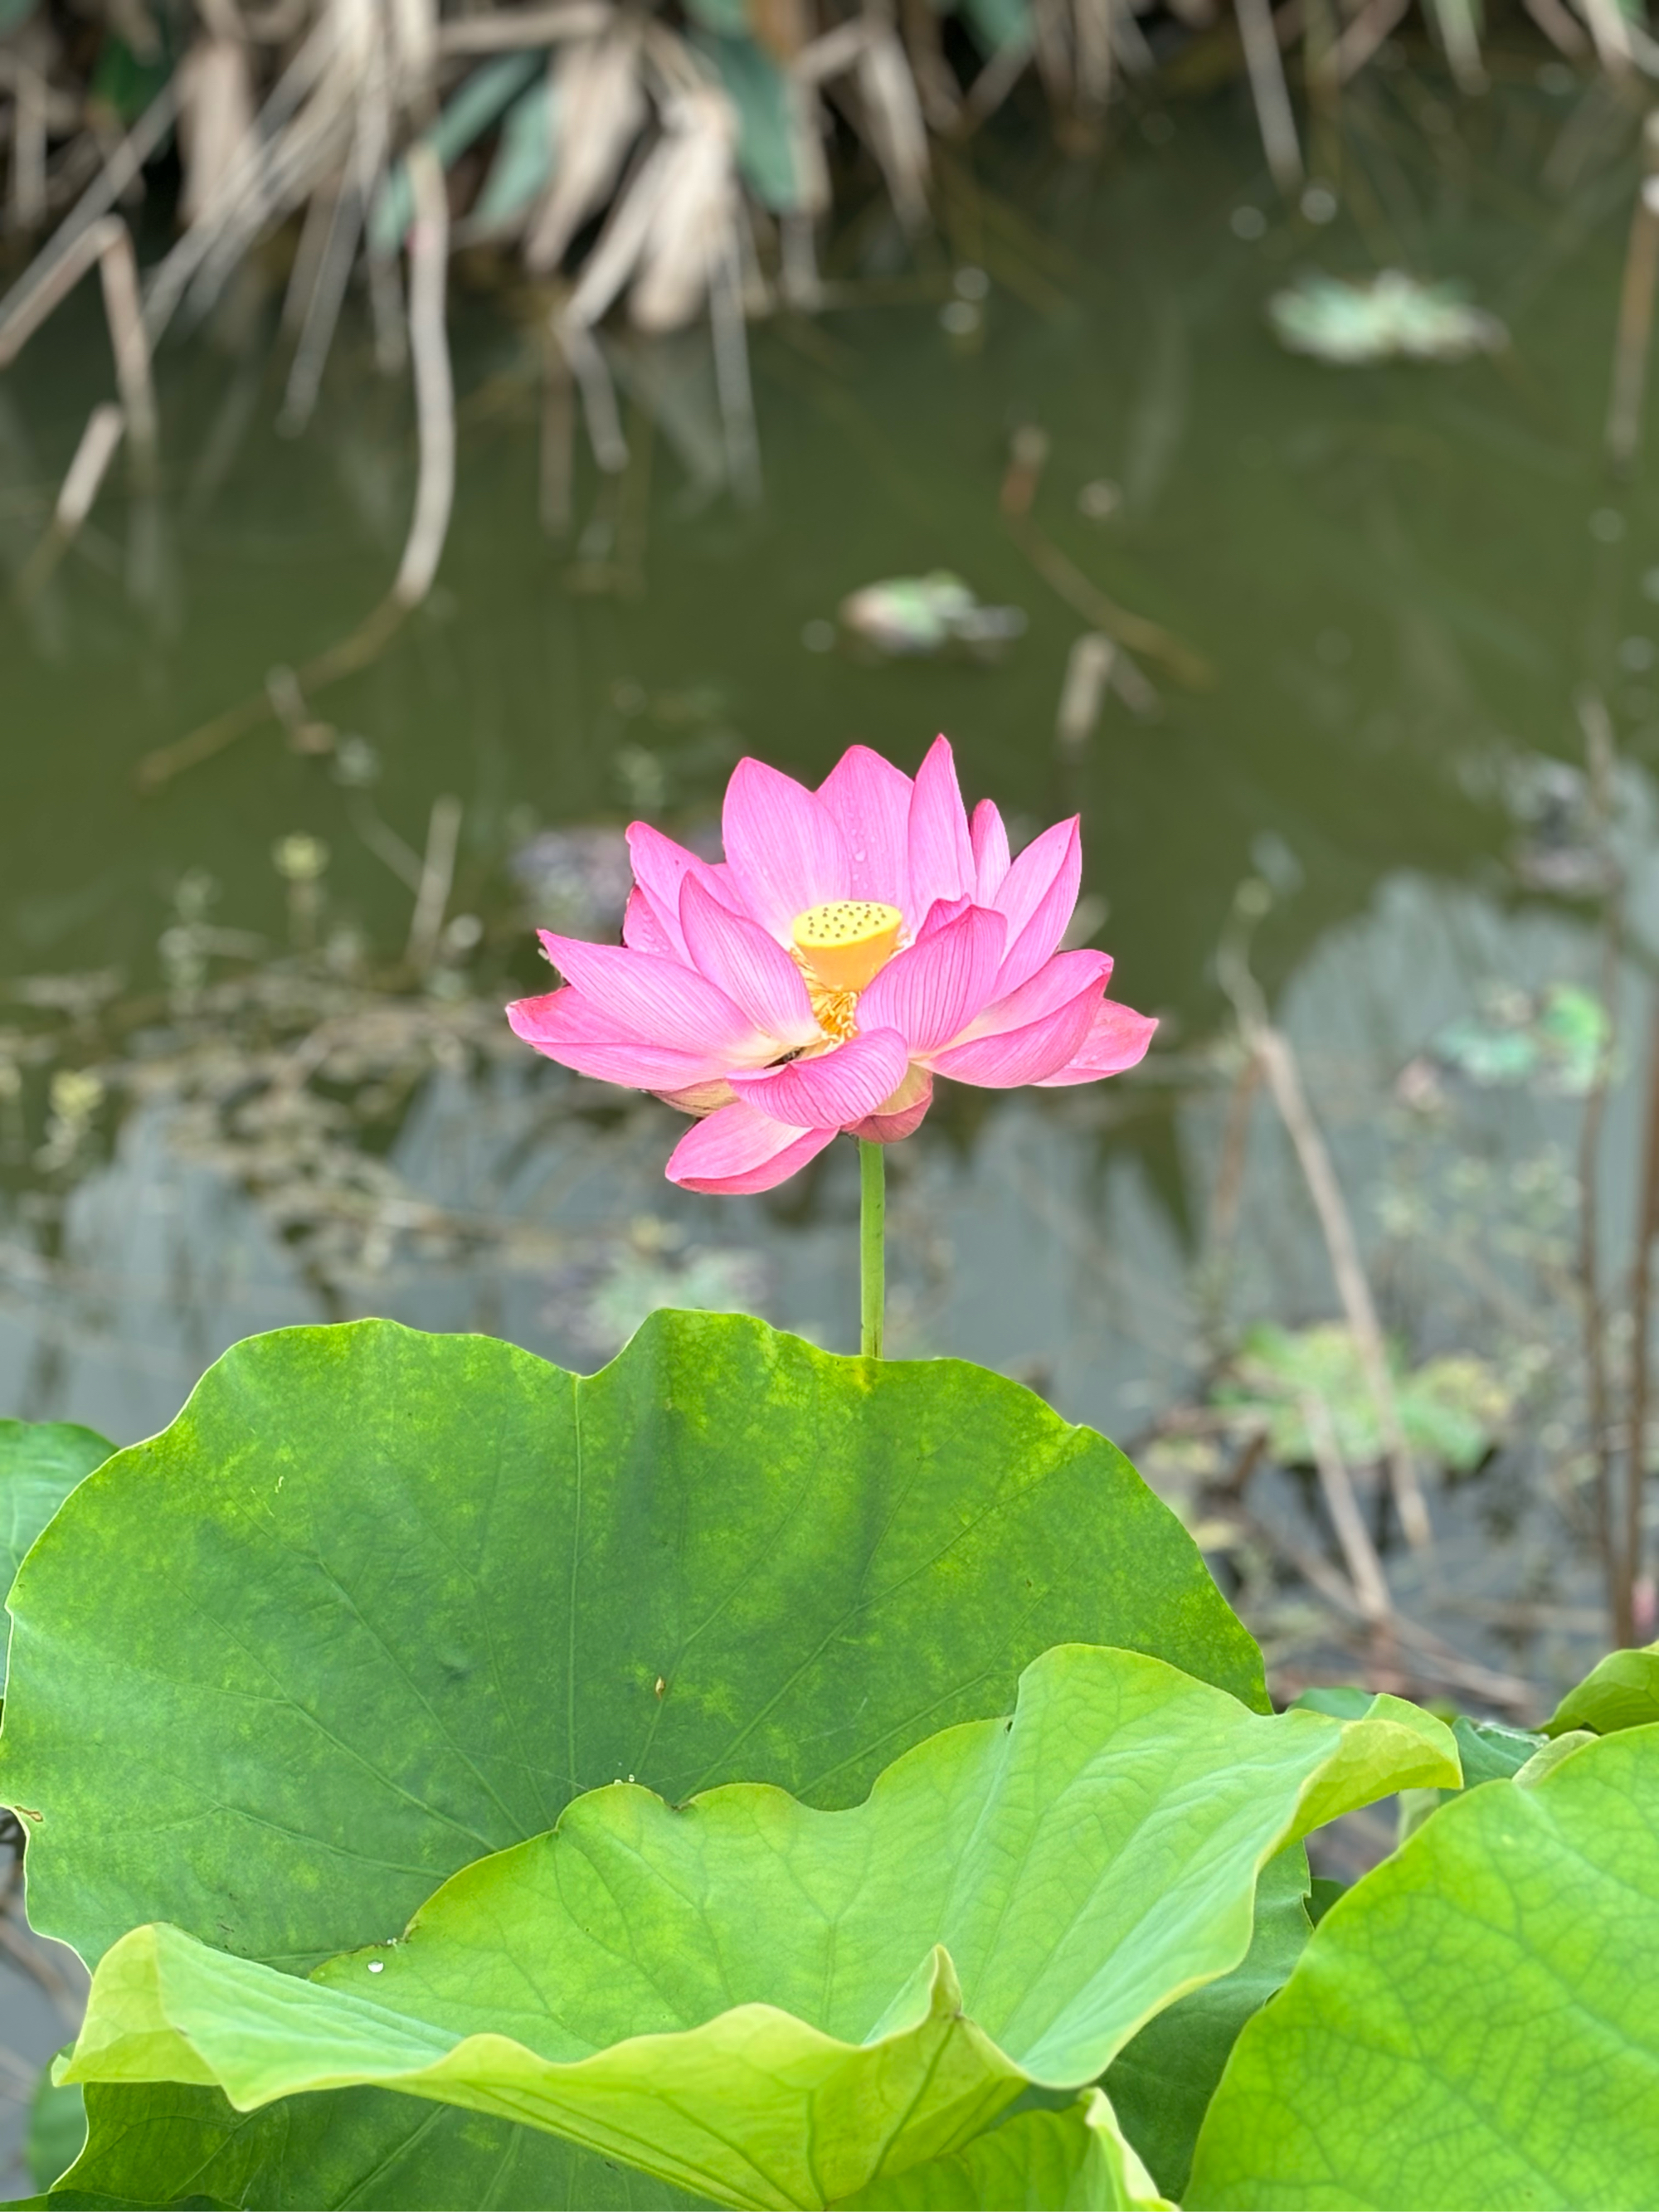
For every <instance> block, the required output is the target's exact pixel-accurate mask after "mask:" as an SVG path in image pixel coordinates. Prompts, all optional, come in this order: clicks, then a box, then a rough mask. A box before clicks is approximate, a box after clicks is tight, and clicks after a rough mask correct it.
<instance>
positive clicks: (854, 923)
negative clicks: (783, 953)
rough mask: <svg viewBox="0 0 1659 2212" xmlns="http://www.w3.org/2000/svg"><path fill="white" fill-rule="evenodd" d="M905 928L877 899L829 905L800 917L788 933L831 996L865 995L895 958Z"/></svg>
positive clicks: (893, 911) (892, 909) (900, 918)
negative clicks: (842, 994) (834, 992)
mask: <svg viewBox="0 0 1659 2212" xmlns="http://www.w3.org/2000/svg"><path fill="white" fill-rule="evenodd" d="M903 922H904V917H903V915H902V914H900V912H899V910H898V908H896V906H882V905H880V904H878V902H877V901H876V900H874V899H830V900H829V901H828V902H827V903H826V904H824V905H823V906H815V907H811V908H808V910H807V911H806V913H805V914H802V915H796V917H795V920H794V922H793V925H792V926H791V929H790V935H791V936H792V937H793V939H794V941H795V950H796V951H797V952H799V955H800V957H801V958H802V959H803V960H804V961H805V963H806V965H807V966H808V967H809V968H810V969H811V971H812V973H813V975H815V976H816V977H817V981H819V982H820V983H821V984H822V985H823V987H824V989H825V990H826V991H861V990H862V989H863V988H864V987H865V985H866V983H868V982H869V981H872V978H873V977H874V976H876V975H878V974H879V973H880V971H881V969H884V967H885V966H886V964H887V963H888V962H889V961H890V959H891V958H892V957H893V953H894V951H895V950H896V946H897V945H898V935H899V931H900V929H901V928H902V927H903Z"/></svg>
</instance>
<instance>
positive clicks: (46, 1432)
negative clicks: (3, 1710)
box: [0, 1421, 115, 1694]
mask: <svg viewBox="0 0 1659 2212" xmlns="http://www.w3.org/2000/svg"><path fill="white" fill-rule="evenodd" d="M114 1449H115V1447H114V1445H113V1444H112V1443H110V1442H109V1441H108V1439H107V1438H106V1437H100V1436H99V1435H98V1434H97V1432H96V1431H94V1430H92V1429H82V1428H77V1427H76V1425H74V1423H73V1422H70V1421H0V1598H3V1596H4V1594H5V1593H6V1592H8V1591H9V1589H11V1585H12V1580H13V1577H15V1574H16V1572H17V1570H18V1568H19V1567H20V1566H21V1565H22V1564H23V1555H24V1553H26V1552H27V1550H28V1548H29V1547H30V1546H31V1545H32V1544H33V1541H34V1540H35V1538H36V1537H37V1536H38V1535H39V1534H40V1531H41V1530H42V1529H43V1528H45V1527H46V1523H47V1522H48V1521H50V1520H51V1518H52V1515H53V1514H54V1513H55V1512H56V1511H57V1510H58V1507H59V1506H60V1505H61V1504H63V1502H64V1499H65V1498H67V1497H68V1496H69V1494H70V1491H71V1490H73V1489H74V1487H75V1486H76V1483H77V1482H79V1481H80V1480H82V1477H83V1476H85V1475H88V1474H91V1473H92V1471H93V1469H94V1468H95V1467H101V1466H102V1465H103V1463H104V1462H105V1461H106V1459H107V1458H108V1457H109V1455H110V1454H111V1453H112V1451H113V1450H114ZM3 1644H4V1638H3V1635H0V1694H3V1692H4V1691H5V1686H6V1655H5V1650H4V1648H3Z"/></svg>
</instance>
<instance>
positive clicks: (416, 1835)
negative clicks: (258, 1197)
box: [0, 1313, 1267, 1966]
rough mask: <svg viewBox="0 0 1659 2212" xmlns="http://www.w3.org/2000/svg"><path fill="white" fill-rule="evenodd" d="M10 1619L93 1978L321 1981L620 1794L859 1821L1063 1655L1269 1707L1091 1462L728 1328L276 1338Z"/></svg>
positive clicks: (1159, 1533)
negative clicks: (1049, 1654) (104, 1966)
mask: <svg viewBox="0 0 1659 2212" xmlns="http://www.w3.org/2000/svg"><path fill="white" fill-rule="evenodd" d="M13 1607H14V1613H15V1627H14V1632H13V1646H12V1668H13V1693H12V1696H11V1699H9V1705H8V1710H7V1712H6V1716H5V1730H4V1735H3V1736H0V1801H3V1802H8V1803H10V1804H14V1805H16V1806H18V1807H20V1808H23V1809H24V1810H25V1811H26V1814H27V1820H28V1824H29V1827H30V1830H31V1836H30V1846H29V1907H30V1914H31V1917H32V1918H33V1921H34V1923H35V1925H36V1926H37V1927H38V1928H40V1929H42V1930H43V1931H44V1932H45V1933H46V1934H49V1935H52V1936H59V1937H62V1938H63V1939H64V1941H66V1942H70V1943H72V1944H74V1945H75V1947H76V1948H77V1949H78V1950H79V1951H81V1952H82V1954H83V1955H84V1956H86V1957H87V1958H88V1959H93V1958H96V1957H97V1956H98V1954H100V1953H101V1952H102V1951H103V1950H104V1949H106V1948H107V1946H108V1945H109V1944H110V1943H112V1942H114V1940H115V1939H116V1937H117V1936H119V1935H120V1934H122V1933H123V1932H124V1931H125V1929H129V1928H131V1927H133V1926H135V1925H136V1924H138V1923H143V1922H145V1921H150V1920H167V1921H171V1922H173V1923H175V1924H176V1925H178V1926H179V1927H183V1928H185V1929H190V1930H191V1932H192V1933H194V1934H197V1935H199V1936H202V1937H204V1939H205V1940H206V1941H208V1942H213V1943H216V1944H219V1945H222V1946H223V1947H224V1948H228V1949H230V1950H234V1951H236V1952H240V1953H244V1954H248V1955H251V1956H254V1957H258V1958H264V1959H266V1960H271V1961H273V1962H277V1963H281V1964H283V1965H286V1966H303V1965H306V1964H308V1963H311V1962H313V1961H314V1960H317V1959H319V1958H321V1957H324V1956H326V1955H327V1954H329V1953H331V1952H333V1951H337V1950H341V1949H344V1948H349V1947H351V1946H354V1945H356V1944H360V1943H363V1942H372V1941H374V1940H375V1939H376V1938H379V1937H380V1936H387V1935H390V1934H392V1933H393V1932H394V1931H395V1930H396V1929H398V1928H400V1927H401V1926H402V1925H403V1923H404V1921H405V1920H407V1918H408V1917H409V1916H410V1913H411V1912H413V1911H414V1910H415V1909H416V1906H417V1905H419V1904H420V1903H421V1901H422V1899H423V1898H425V1897H427V1896H428V1895H429V1893H431V1891H432V1889H433V1887H435V1884H436V1883H437V1882H439V1881H441V1880H442V1879H443V1877H444V1876H445V1875H448V1874H451V1873H453V1872H454V1870H455V1869H457V1868H458V1867H460V1866H463V1865H465V1864H466V1863H467V1862H468V1861H470V1860H471V1859H475V1858H477V1857H482V1856H483V1854H485V1853H487V1852H489V1851H492V1850H500V1849H501V1848H503V1847H504V1846H506V1845H507V1844H513V1843H516V1842H518V1841H519V1840H520V1839H521V1838H524V1837H526V1836H532V1835H537V1834H539V1833H541V1832H544V1831H545V1830H546V1829H548V1828H550V1827H551V1826H552V1825H553V1823H554V1822H555V1821H556V1819H557V1818H558V1815H559V1813H560V1812H561V1810H562V1808H563V1807H564V1805H565V1804H566V1803H567V1802H568V1800H569V1799H570V1798H571V1797H572V1796H574V1795H575V1794H577V1792H578V1791H580V1790H587V1789H591V1788H593V1787H595V1786H597V1785H599V1784H603V1783H606V1782H609V1781H611V1780H613V1779H616V1778H618V1777H622V1776H628V1775H637V1776H638V1777H639V1778H640V1779H641V1780H642V1781H646V1782H648V1783H649V1784H651V1785H652V1786H653V1788H655V1789H657V1790H661V1791H662V1792H663V1793H664V1794H665V1795H666V1796H669V1797H671V1798H678V1797H682V1796H689V1795H690V1793H691V1792H692V1791H693V1790H699V1789H703V1788H706V1787H708V1785H710V1784H714V1783H716V1782H720V1781H722V1780H726V1779H732V1778H745V1779H755V1780H762V1781H768V1782H775V1783H778V1784H781V1785H783V1786H785V1787H787V1788H788V1789H790V1790H793V1791H794V1792H796V1794H798V1795H799V1796H804V1797H806V1798H808V1799H810V1800H811V1801H813V1802H817V1803H820V1804H826V1805H835V1804H847V1803H849V1802H854V1801H856V1800H857V1799H858V1798H859V1797H860V1796H862V1795H863V1793H864V1792H865V1791H866V1790H867V1789H868V1788H869V1786H870V1784H871V1783H872V1780H873V1778H874V1777H875V1775H876V1774H877V1772H878V1771H879V1769H880V1768H881V1767H882V1765H884V1764H885V1763H886V1762H887V1761H888V1760H890V1759H892V1758H894V1757H895V1756H896V1754H897V1753H900V1752H902V1751H903V1750H905V1749H907V1748H908V1747H909V1746H910V1745H912V1744H914V1743H915V1742H917V1741H920V1740H921V1738H922V1737H923V1736H925V1735H927V1734H928V1733H929V1732H930V1731H931V1730H932V1729H937V1728H939V1727H941V1726H944V1725H945V1724H946V1723H951V1722H953V1721H957V1720H961V1719H965V1718H968V1717H977V1716H979V1715H981V1714H983V1713H985V1712H987V1711H997V1710H998V1709H999V1708H1000V1709H1001V1710H1003V1711H1006V1710H1007V1708H1008V1706H1009V1705H1011V1704H1012V1699H1013V1692H1014V1686H1015V1682H1016V1680H1017V1678H1018V1673H1019V1670H1020V1668H1022V1667H1023V1666H1024V1664H1025V1663H1026V1662H1027V1661H1029V1660H1030V1659H1031V1658H1033V1657H1034V1656H1036V1653H1037V1652H1038V1651H1040V1650H1042V1649H1044V1648H1045V1647H1046V1646H1047V1645H1048V1644H1054V1643H1058V1642H1060V1641H1064V1640H1066V1639H1071V1638H1077V1639H1083V1640H1087V1641H1090V1642H1102V1643H1111V1644H1127V1645H1133V1646H1134V1647H1136V1648H1137V1649H1140V1650H1148V1651H1153V1652H1156V1653H1158V1654H1159V1655H1161V1656H1164V1657H1165V1658H1168V1659H1170V1661H1172V1662H1174V1663H1176V1665H1178V1666H1181V1667H1182V1668H1186V1669H1187V1670H1188V1671H1189V1672H1190V1673H1192V1674H1196V1675H1199V1676H1201V1677H1203V1678H1205V1679H1206V1680H1211V1681H1213V1682H1215V1683H1217V1684H1218V1685H1219V1686H1222V1687H1224V1688H1225V1689H1228V1690H1231V1691H1232V1692H1236V1693H1237V1695H1238V1696H1240V1697H1242V1698H1243V1699H1246V1700H1247V1701H1249V1702H1250V1703H1252V1704H1255V1705H1266V1703H1267V1696H1266V1690H1265V1686H1264V1685H1263V1681H1262V1676H1261V1660H1260V1656H1259V1654H1258V1653H1257V1651H1256V1650H1255V1645H1254V1644H1252V1643H1251V1642H1250V1640H1249V1637H1248V1636H1247V1634H1246V1633H1245V1632H1244V1630H1243V1627H1242V1626H1240V1625H1239V1623H1238V1621H1237V1620H1236V1619H1235V1617H1234V1616H1233V1614H1232V1613H1231V1611H1230V1610H1229V1609H1228V1607H1227V1606H1226V1604H1225V1601H1224V1600H1223V1599H1222V1597H1221V1595H1220V1594H1219V1593H1218V1590H1217V1589H1216V1588H1215V1586H1214V1584H1213V1583H1212V1582H1211V1580H1210V1578H1209V1577H1208V1575H1207V1574H1206V1571H1205V1569H1204V1565H1203V1562H1202V1560H1201V1559H1200V1557H1199V1555H1198V1553H1197V1552H1196V1550H1195V1549H1194V1547H1193V1545H1192V1543H1191V1541H1190V1540H1189V1539H1188V1536H1187V1535H1186V1534H1185V1532H1184V1531H1183V1530H1182V1528H1180V1526H1179V1525H1178V1523H1177V1522H1176V1520H1175V1518H1174V1516H1172V1515H1171V1514H1170V1512H1169V1511H1168V1510H1166V1509H1165V1508H1164V1506H1163V1505H1162V1504H1159V1502H1158V1500H1157V1499H1156V1498H1154V1497H1153V1496H1152V1493H1151V1492H1150V1491H1148V1490H1147V1489H1146V1486H1145V1485H1144V1484H1143V1483H1142V1482H1141V1481H1140V1480H1139V1476H1137V1475H1136V1474H1135V1473H1134V1471H1133V1468H1131V1467H1130V1466H1129V1465H1128V1463H1127V1461H1126V1460H1125V1459H1124V1458H1123V1457H1122V1455H1121V1453H1119V1452H1118V1451H1117V1450H1116V1449H1115V1448H1114V1447H1113V1446H1112V1445H1110V1444H1109V1443H1107V1442H1106V1441H1105V1440H1104V1438H1103V1437H1098V1436H1097V1435H1095V1434H1094V1433H1093V1432H1092V1431H1089V1430H1086V1429H1077V1428H1073V1427H1071V1426H1070V1425H1068V1424H1067V1423H1066V1422H1064V1421H1062V1420H1061V1419H1060V1418H1059V1417H1058V1416H1057V1415H1056V1414H1055V1413H1053V1412H1052V1411H1051V1410H1050V1409H1049V1408H1048V1407H1047V1406H1045V1405H1044V1404H1043V1403H1042V1401H1041V1400H1040V1399H1038V1398H1036V1397H1035V1396H1034V1395H1032V1394H1031V1393H1030V1392H1029V1391H1027V1390H1024V1389H1021V1388H1020V1387H1019V1386H1018V1384H1016V1383H1009V1382H1006V1381H1005V1380H1003V1379H1001V1378H1000V1377H998V1376H992V1375H988V1374H987V1373H985V1372H984V1371H983V1370H980V1369H978V1368H975V1367H970V1366H967V1365H965V1364H962V1363H959V1362H957V1361H953V1360H937V1361H926V1362H917V1363H905V1362H899V1361H891V1362H890V1361H881V1362H869V1361H864V1360H858V1359H845V1358H835V1357H833V1356H831V1355H830V1354H829V1353H825V1352H818V1351H816V1350H815V1349H814V1348H813V1347H812V1346H810V1345H806V1344H803V1343H801V1342H800V1341H799V1340H798V1339H796V1338H793V1337H788V1336H783V1335H780V1334H776V1333H775V1332H774V1331H773V1330H771V1329H769V1328H766V1327H764V1326H763V1324H762V1323H761V1322H755V1321H750V1320H748V1319H745V1318H744V1317H742V1316H733V1315H716V1314H675V1313H668V1314H659V1315H657V1316H653V1319H652V1320H651V1321H650V1322H647V1324H646V1325H645V1327H644V1328H642V1329H641V1331H640V1333H639V1334H638V1335H637V1336H636V1337H635V1340H634V1341H633V1342H632V1344H631V1345H630V1346H629V1348H628V1349H627V1351H626V1352H623V1354H622V1355H621V1357H620V1358H618V1359H617V1360H616V1361H615V1362H614V1363H613V1364H611V1366H610V1367H608V1368H606V1369H605V1370H603V1371H602V1372H601V1373H600V1374H599V1375H597V1376H592V1377H588V1378H582V1377H578V1376H571V1375H567V1374H565V1373H564V1372H563V1371H562V1370H560V1369H558V1368H556V1367H551V1366H549V1365H548V1364H546V1363H545V1362H544V1361H542V1360H539V1359H536V1358H532V1356H531V1355H530V1354H529V1353H527V1352H520V1351H518V1350H516V1349H514V1348H513V1346H509V1345H506V1344H502V1343H500V1342H497V1341H496V1340H494V1339H491V1338H487V1337H438V1336H424V1335H421V1334H416V1332H415V1331H412V1330H410V1329H405V1328H399V1327H398V1326H397V1325H396V1324H395V1323H392V1322H353V1323H350V1324H348V1325H346V1326H343V1327H337V1328H300V1329H286V1330H282V1331H279V1332H277V1333H276V1334H273V1335H270V1336H265V1337H256V1338H253V1339H252V1340H249V1341H248V1342H246V1343H245V1344H242V1345H239V1346H236V1347H235V1348H234V1350H232V1351H231V1352H228V1353H227V1354H226V1355H225V1357H224V1358H222V1360H220V1361H219V1362H218V1364H216V1366H215V1367H214V1368H212V1369H211V1370H210V1371H209V1373H208V1374H207V1375H206V1376H204V1378H203V1380H202V1382H201V1383H200V1384H199V1385H198V1386H197V1389H196V1391H195V1393H194V1395H192V1396H191V1401H190V1403H189V1404H188V1405H187V1406H186V1407H185V1411H184V1412H183V1413H181V1414H180V1415H179V1418H178V1419H177V1420H176V1421H174V1422H173V1425H172V1426H171V1427H170V1428H168V1429H167V1430H165V1431H163V1432H162V1434H161V1436H159V1437H155V1438H154V1439H153V1440H152V1441H150V1442H149V1443H144V1444H140V1445H137V1446H135V1447H134V1448H133V1449H131V1450H128V1451H124V1452H119V1453H118V1454H117V1455H115V1457H114V1458H113V1459H112V1460H110V1461H109V1462H107V1463H106V1465H105V1466H104V1467H103V1468H100V1470H99V1471H98V1473H97V1474H95V1475H94V1476H93V1477H92V1478H91V1480H89V1481H87V1482H85V1483H83V1484H82V1486H80V1488H79V1489H78V1490H77V1491H76V1492H75V1494H74V1496H73V1498H71V1499H70V1500H69V1501H68V1502H67V1504H65V1506H64V1510H62V1511H61V1512H60V1513H59V1514H58V1516H57V1517H56V1519H55V1520H54V1521H53V1522H52V1525H51V1527H50V1528H48V1530H47V1531H46V1534H45V1535H44V1537H43V1538H42V1539H41V1541H40V1542H39V1543H37V1544H36V1546H35V1547H34V1549H33V1553H31V1554H30V1557H29V1559H28V1561H27V1565H25V1566H24V1568H23V1569H22V1571H21V1574H20V1575H19V1577H18V1579H17V1583H16V1586H15V1590H14V1594H13ZM137 1805H142V1806H143V1819H135V1818H134V1817H133V1808H134V1807H135V1806H137Z"/></svg>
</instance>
